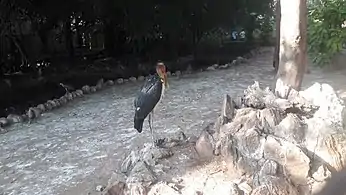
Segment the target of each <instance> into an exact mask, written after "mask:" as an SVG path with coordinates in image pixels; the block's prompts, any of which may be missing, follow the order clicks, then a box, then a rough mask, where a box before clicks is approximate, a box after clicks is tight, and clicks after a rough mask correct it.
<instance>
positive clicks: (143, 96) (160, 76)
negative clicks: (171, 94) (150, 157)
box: [134, 62, 168, 146]
mask: <svg viewBox="0 0 346 195" xmlns="http://www.w3.org/2000/svg"><path fill="white" fill-rule="evenodd" d="M166 88H168V80H167V73H166V66H165V64H164V63H163V62H158V63H157V64H156V73H155V74H154V75H150V76H148V77H147V79H146V80H145V82H144V84H143V86H142V87H141V88H140V90H139V92H138V94H137V97H136V98H135V100H134V107H135V114H134V128H135V129H136V130H137V131H138V132H139V133H141V132H142V130H143V123H144V120H145V119H146V118H147V117H148V123H149V128H150V132H151V138H152V141H153V144H154V145H156V146H158V144H159V143H158V142H157V140H156V139H155V135H154V131H153V117H154V116H153V115H154V110H155V108H156V107H157V105H158V103H159V102H160V101H161V99H162V98H163V96H164V93H165V89H166Z"/></svg>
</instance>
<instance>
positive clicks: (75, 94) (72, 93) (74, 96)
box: [71, 91, 78, 99]
mask: <svg viewBox="0 0 346 195" xmlns="http://www.w3.org/2000/svg"><path fill="white" fill-rule="evenodd" d="M71 95H72V99H76V98H77V97H78V94H77V93H76V92H75V91H73V92H71Z"/></svg>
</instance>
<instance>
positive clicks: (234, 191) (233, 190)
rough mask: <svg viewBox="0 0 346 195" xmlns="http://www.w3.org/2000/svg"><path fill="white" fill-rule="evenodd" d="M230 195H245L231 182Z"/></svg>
mask: <svg viewBox="0 0 346 195" xmlns="http://www.w3.org/2000/svg"><path fill="white" fill-rule="evenodd" d="M230 195H245V193H244V191H243V190H241V189H240V188H239V187H238V185H237V184H235V183H231V190H230Z"/></svg>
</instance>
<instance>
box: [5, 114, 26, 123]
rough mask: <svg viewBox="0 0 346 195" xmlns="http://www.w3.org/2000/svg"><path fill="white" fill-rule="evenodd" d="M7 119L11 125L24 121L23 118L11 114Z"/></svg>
mask: <svg viewBox="0 0 346 195" xmlns="http://www.w3.org/2000/svg"><path fill="white" fill-rule="evenodd" d="M7 119H8V120H9V121H10V122H11V123H21V122H23V121H24V119H23V117H22V116H20V115H17V114H9V115H8V116H7Z"/></svg>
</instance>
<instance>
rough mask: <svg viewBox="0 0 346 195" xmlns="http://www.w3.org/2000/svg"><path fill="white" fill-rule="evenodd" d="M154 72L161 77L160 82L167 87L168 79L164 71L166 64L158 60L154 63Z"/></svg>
mask: <svg viewBox="0 0 346 195" xmlns="http://www.w3.org/2000/svg"><path fill="white" fill-rule="evenodd" d="M156 72H157V74H158V75H159V77H160V78H161V80H162V82H163V83H164V84H165V87H168V80H167V73H166V66H165V64H164V63H162V62H158V63H157V64H156Z"/></svg>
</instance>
